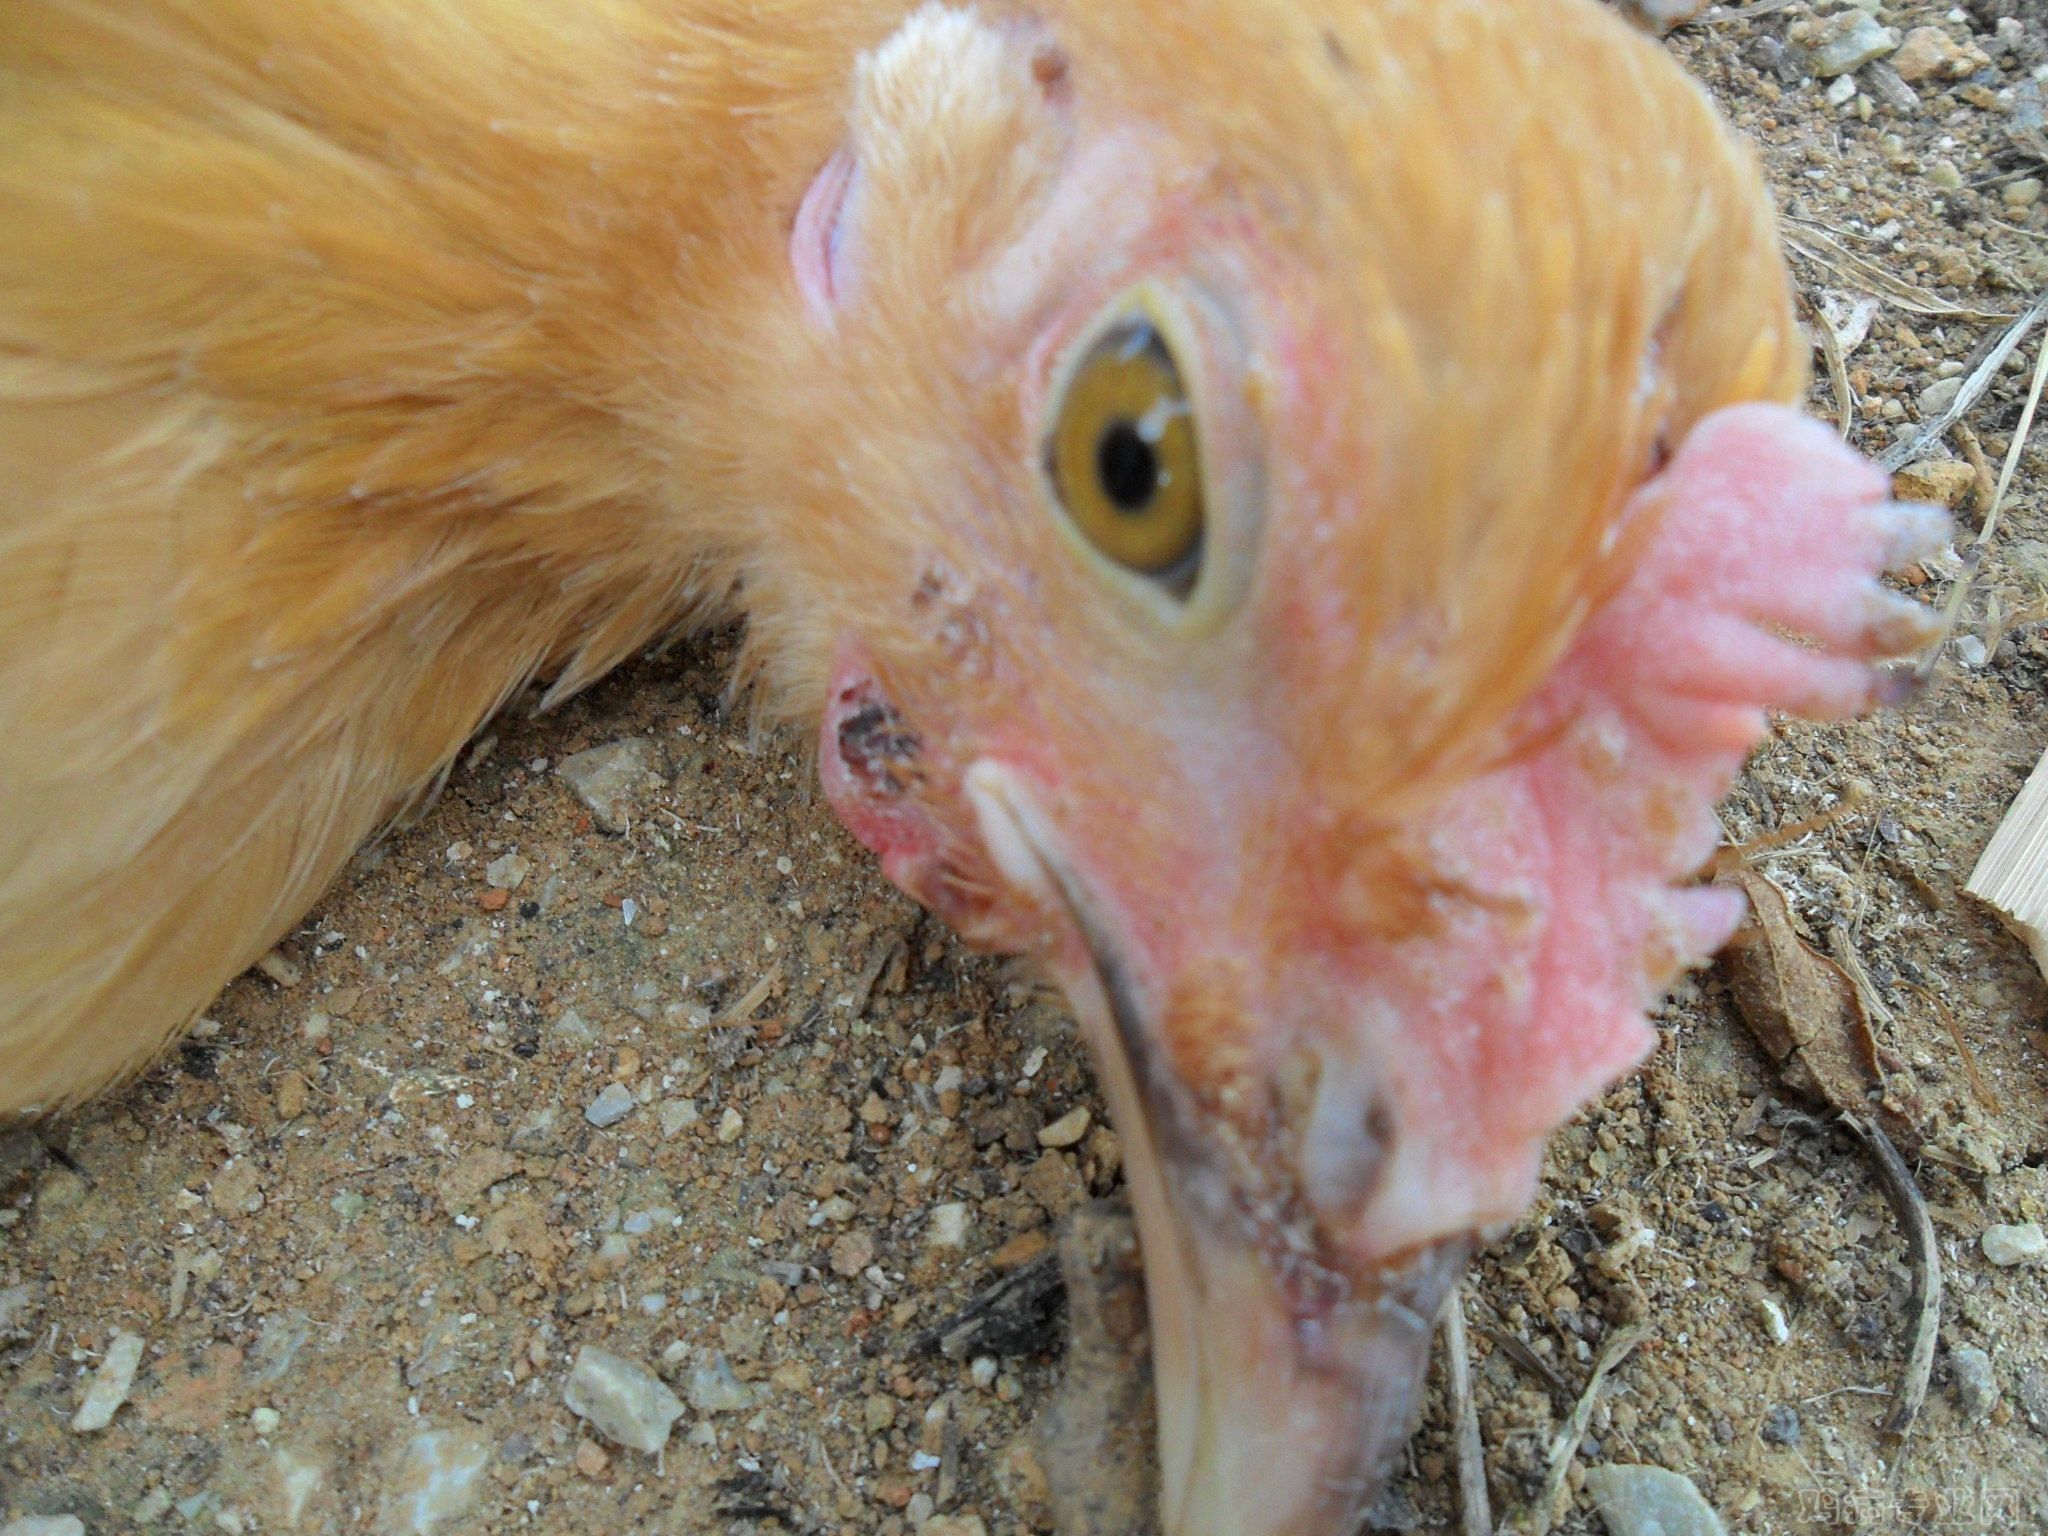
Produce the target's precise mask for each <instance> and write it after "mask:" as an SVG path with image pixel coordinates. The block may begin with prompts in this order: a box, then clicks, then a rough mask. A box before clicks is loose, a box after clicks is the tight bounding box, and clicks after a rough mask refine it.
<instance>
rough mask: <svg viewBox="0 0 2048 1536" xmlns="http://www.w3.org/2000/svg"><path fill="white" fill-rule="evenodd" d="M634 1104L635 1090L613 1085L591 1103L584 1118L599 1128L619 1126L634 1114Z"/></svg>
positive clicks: (584, 1113)
mask: <svg viewBox="0 0 2048 1536" xmlns="http://www.w3.org/2000/svg"><path fill="white" fill-rule="evenodd" d="M633 1104H634V1099H633V1090H632V1089H630V1088H628V1087H627V1086H626V1085H625V1084H624V1083H612V1084H610V1085H609V1086H607V1087H606V1088H605V1090H604V1092H602V1093H600V1094H599V1095H598V1096H597V1097H596V1098H594V1099H592V1100H591V1101H590V1107H589V1108H588V1109H586V1110H584V1111H583V1118H584V1119H586V1120H588V1121H589V1122H590V1123H591V1124H592V1125H595V1126H598V1127H599V1128H602V1127H604V1126H607V1125H617V1124H618V1123H619V1122H620V1121H621V1120H623V1119H625V1118H626V1116H628V1115H630V1114H631V1113H632V1112H633Z"/></svg>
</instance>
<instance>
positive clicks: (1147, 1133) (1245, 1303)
mask: <svg viewBox="0 0 2048 1536" xmlns="http://www.w3.org/2000/svg"><path fill="white" fill-rule="evenodd" d="M1115 985H1116V983H1115V981H1114V979H1113V978H1111V979H1110V980H1108V981H1105V980H1104V978H1103V976H1102V974H1101V972H1100V971H1099V970H1098V971H1096V972H1094V973H1091V974H1089V975H1086V976H1078V977H1071V978H1067V991H1068V995H1069V998H1070V1000H1071V1001H1072V1002H1073V1003H1074V1006H1075V1008H1076V1011H1077V1013H1078V1014H1079V1015H1080V1017H1081V1022H1082V1025H1083V1028H1084V1030H1085V1032H1086V1033H1087V1035H1088V1037H1089V1040H1090V1044H1091V1047H1092V1049H1093V1051H1094V1054H1095V1057H1096V1061H1097V1064H1098V1068H1099V1071H1100V1073H1101V1077H1102V1081H1103V1087H1104V1091H1105V1094H1106V1096H1107V1098H1108V1099H1109V1107H1110V1113H1111V1117H1112V1119H1113V1120H1114V1121H1115V1123H1116V1125H1117V1128H1118V1132H1119V1135H1120V1136H1121V1137H1122V1139H1123V1143H1124V1167H1125V1170H1126V1177H1127V1179H1128V1181H1129V1184H1130V1192H1131V1203H1132V1207H1133V1209H1134V1211H1135V1212H1136V1215H1137V1221H1138V1235H1139V1240H1140V1242H1141V1244H1142V1246H1143V1250H1144V1260H1145V1289H1146V1295H1147V1297H1148V1300H1149V1304H1150V1308H1151V1323H1152V1356H1153V1362H1154V1375H1155V1381H1156V1386H1157V1392H1158V1416H1159V1468H1160V1526H1161V1529H1162V1530H1163V1531H1164V1532H1165V1533H1166V1536H1348V1533H1350V1532H1352V1531H1355V1530H1356V1529H1357V1528H1358V1525H1359V1521H1360V1517H1361V1516H1362V1515H1363V1514H1364V1512H1365V1511H1366V1509H1367V1507H1368V1506H1369V1505H1370V1504H1371V1503H1372V1501H1373V1500H1374V1499H1376V1498H1377V1497H1378V1496H1379V1494H1380V1492H1381V1490H1382V1489H1383V1488H1384V1486H1385V1484H1386V1480H1387V1476H1388V1473H1389V1472H1390V1471H1391V1469H1392V1467H1393V1465H1394V1463H1395V1461H1396V1460H1397V1459H1398V1457H1399V1455H1400V1452H1401V1449H1402V1447H1403V1446H1404V1445H1405V1444H1406V1443H1407V1440H1408V1437H1409V1435H1410V1434H1411V1433H1412V1431H1413V1428H1414V1421H1415V1416H1416V1413H1417V1411H1418V1408H1419V1404H1420V1399H1421V1391H1422V1384H1423V1379H1424V1376H1425V1374H1426V1372H1427V1370H1428V1365H1429V1348H1430V1340H1431V1337H1432V1334H1433V1329H1434V1322H1435V1318H1436V1315H1437V1311H1438V1308H1439V1307H1440V1306H1441V1304H1442V1301H1443V1298H1444V1296H1445V1295H1446V1294H1448V1293H1449V1291H1450V1290H1451V1288H1452V1287H1453V1286H1455V1285H1456V1283H1457V1281H1458V1278H1459V1276H1460V1275H1461V1274H1462V1273H1463V1272H1464V1268H1465V1262H1466V1260H1467V1258H1468V1257H1469V1256H1470V1254H1471V1252H1472V1248H1473V1246H1474V1243H1473V1240H1471V1239H1468V1238H1458V1239H1450V1240H1445V1241H1441V1242H1437V1243H1434V1244H1431V1245H1428V1246H1426V1247H1423V1248H1421V1249H1419V1250H1416V1251H1415V1252H1414V1253H1413V1254H1411V1255H1409V1256H1408V1257H1407V1258H1406V1259H1405V1261H1403V1262H1401V1263H1399V1264H1398V1265H1394V1266H1389V1267H1385V1268H1380V1269H1376V1270H1374V1271H1372V1272H1371V1273H1364V1274H1360V1273H1349V1274H1347V1273H1340V1272H1337V1271H1335V1270H1331V1269H1321V1268H1319V1267H1318V1266H1316V1265H1315V1264H1314V1263H1313V1261H1312V1260H1301V1261H1299V1262H1298V1263H1297V1264H1295V1265H1289V1264H1288V1263H1287V1262H1286V1260H1285V1259H1284V1258H1283V1259H1280V1260H1278V1261H1276V1258H1275V1256H1274V1254H1273V1252H1272V1251H1271V1249H1270V1248H1268V1247H1264V1246H1262V1245H1261V1244H1260V1243H1259V1242H1258V1240H1257V1237H1256V1234H1255V1232H1254V1231H1252V1230H1251V1229H1250V1225H1249V1223H1248V1221H1247V1219H1246V1213H1245V1212H1244V1211H1243V1210H1241V1209H1240V1208H1239V1204H1238V1202H1237V1201H1235V1200H1234V1199H1233V1198H1232V1196H1231V1191H1230V1190H1229V1189H1228V1188H1227V1187H1226V1186H1225V1185H1224V1184H1223V1182H1222V1181H1221V1179H1220V1176H1219V1175H1218V1173H1217V1171H1216V1170H1215V1169H1214V1167H1213V1166H1211V1165H1210V1164H1209V1163H1208V1162H1206V1161H1205V1160H1203V1159H1202V1158H1201V1157H1200V1156H1199V1155H1190V1153H1189V1151H1188V1149H1187V1148H1185V1147H1184V1146H1182V1145H1180V1143H1182V1142H1183V1140H1184V1138H1183V1136H1182V1134H1181V1132H1180V1130H1179V1128H1178V1127H1177V1126H1176V1125H1175V1124H1174V1123H1173V1121H1174V1117H1175V1116H1176V1115H1178V1114H1179V1113H1180V1112H1181V1110H1180V1106H1179V1105H1177V1104H1175V1103H1173V1102H1171V1098H1172V1096H1173V1095H1172V1090H1171V1089H1170V1088H1165V1087H1164V1086H1163V1085H1151V1084H1145V1085H1142V1086H1141V1076H1142V1074H1143V1073H1144V1071H1145V1067H1144V1063H1143V1060H1142V1058H1138V1059H1135V1060H1134V1053H1133V1052H1132V1051H1131V1050H1130V1049H1129V1047H1128V1044H1127V1041H1128V1039H1129V1035H1128V1032H1127V1030H1126V1029H1124V1028H1120V1027H1119V1022H1118V1019H1117V1013H1118V1012H1119V1003H1118V1000H1117V999H1116V997H1115V995H1114V987H1115ZM1162 1098H1165V1099H1166V1100H1168V1101H1167V1102H1161V1100H1162Z"/></svg>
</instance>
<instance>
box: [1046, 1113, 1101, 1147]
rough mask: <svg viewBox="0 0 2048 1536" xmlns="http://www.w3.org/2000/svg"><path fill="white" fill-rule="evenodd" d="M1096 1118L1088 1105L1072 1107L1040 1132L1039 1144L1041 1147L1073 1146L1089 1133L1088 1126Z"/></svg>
mask: <svg viewBox="0 0 2048 1536" xmlns="http://www.w3.org/2000/svg"><path fill="white" fill-rule="evenodd" d="M1094 1119H1095V1117H1094V1116H1093V1115H1092V1114H1090V1113H1089V1111H1088V1108H1087V1106H1086V1105H1082V1106H1080V1107H1079V1108H1076V1109H1070V1110H1068V1111H1067V1112H1066V1113H1065V1114H1064V1115H1061V1116H1060V1117H1059V1119H1057V1120H1055V1121H1053V1123H1052V1124H1051V1125H1048V1126H1047V1127H1045V1129H1044V1130H1042V1131H1040V1132H1039V1133H1038V1144H1039V1145H1040V1146H1041V1147H1071V1146H1073V1145H1074V1144H1075V1143H1077V1142H1079V1141H1080V1139H1081V1138H1082V1137H1083V1136H1086V1135H1087V1134H1088V1127H1089V1126H1090V1125H1091V1124H1093V1123H1094Z"/></svg>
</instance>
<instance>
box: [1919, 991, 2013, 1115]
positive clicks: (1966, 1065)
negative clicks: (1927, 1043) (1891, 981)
mask: <svg viewBox="0 0 2048 1536" xmlns="http://www.w3.org/2000/svg"><path fill="white" fill-rule="evenodd" d="M1903 985H1904V986H1905V988H1906V990H1907V991H1909V992H1912V993H1915V994H1916V995H1918V996H1920V997H1924V998H1926V999H1927V1002H1928V1005H1929V1006H1930V1007H1932V1008H1933V1009H1934V1012H1935V1016H1936V1017H1937V1018H1939V1019H1940V1020H1941V1022H1942V1025H1943V1027H1944V1028H1946V1029H1947V1030H1948V1037H1949V1039H1951V1040H1953V1041H1954V1042H1955V1047H1956V1054H1957V1055H1958V1056H1960V1057H1962V1059H1963V1075H1964V1076H1965V1077H1967V1078H1969V1080H1970V1092H1972V1093H1974V1094H1976V1095H1977V1102H1978V1103H1979V1104H1982V1105H1983V1106H1984V1107H1985V1108H1986V1109H1988V1110H1990V1111H1991V1113H1992V1114H1994V1115H1995V1114H1997V1113H1998V1110H1999V1104H1998V1095H1997V1094H1995V1093H1993V1092H1992V1091H1991V1085H1990V1084H1989V1083H1987V1082H1985V1081H1984V1074H1983V1073H1982V1072H1980V1071H1978V1070H1977V1053H1976V1052H1974V1051H1972V1050H1971V1049H1970V1042H1969V1041H1967V1040H1965V1039H1964V1038H1963V1031H1962V1027H1961V1026H1960V1025H1958V1024H1957V1023H1956V1016H1955V1015H1954V1014H1953V1013H1950V1012H1949V1009H1948V1004H1946V1003H1944V1002H1943V1001H1942V1000H1941V999H1940V998H1939V997H1937V996H1936V995H1935V994H1934V993H1932V992H1930V991H1928V989H1927V988H1925V987H1923V986H1920V985H1918V984H1917V983H1914V982H1910V981H1909V982H1905V983H1903Z"/></svg>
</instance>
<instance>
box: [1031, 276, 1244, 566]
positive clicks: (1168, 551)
mask: <svg viewBox="0 0 2048 1536" xmlns="http://www.w3.org/2000/svg"><path fill="white" fill-rule="evenodd" d="M1047 457H1048V459H1049V461H1050V467H1051V471H1052V483H1053V489H1054V491H1055V493H1056V494H1057V496H1058V498H1059V501H1060V505H1061V508H1062V509H1063V510H1064V511H1065V513H1066V515H1067V517H1068V519H1069V520H1070V521H1072V523H1073V524H1074V526H1075V528H1076V529H1078V530H1079V531H1080V533H1081V536H1082V537H1083V538H1085V539H1087V541H1088V542H1089V543H1090V544H1092V545H1094V546H1095V548H1096V549H1097V550H1099V551H1100V552H1101V553H1102V554H1104V555H1105V556H1107V557H1108V558H1109V559H1111V560H1114V561H1115V562H1116V563H1117V564H1118V565H1121V566H1123V567H1124V568H1125V569H1126V570H1131V571H1136V572H1138V573H1139V574H1140V575H1143V576H1148V577H1150V578H1152V579H1153V580H1155V581H1158V582H1159V583H1160V584H1162V585H1163V586H1166V587H1168V588H1169V589H1171V590H1172V591H1174V592H1175V593H1177V594H1179V595H1182V596H1185V595H1186V593H1187V592H1188V591H1189V590H1190V589H1191V588H1192V587H1193V586H1194V578H1195V574H1196V571H1197V569H1198V568H1199V566H1200V563H1201V555H1202V531H1203V524H1204V522H1205V520H1206V513H1205V510H1204V507H1203V496H1202V465H1201V456H1200V445H1199V443H1198V442H1197V439H1196V435H1195V415H1194V406H1193V403H1192V402H1191V401H1190V400H1189V399H1188V391H1187V386H1186V384H1185V383H1184V382H1183V380H1182V378H1181V372H1180V365H1179V364H1178V363H1176V362H1175V361H1174V357H1173V350H1172V348H1171V347H1169V346H1168V345H1167V342H1166V338H1165V337H1164V336H1163V335H1161V334H1160V331H1159V328H1158V326H1156V325H1155V324H1154V323H1153V322H1152V321H1151V320H1150V319H1148V318H1145V317H1144V316H1134V317H1132V318H1129V319H1125V320H1121V321H1118V322H1117V323H1116V324H1114V325H1112V326H1111V327H1110V328H1109V329H1108V330H1106V331H1104V332H1103V333H1102V334H1101V335H1100V336H1098V337H1097V338H1096V339H1095V341H1094V342H1093V343H1092V344H1091V345H1090V346H1089V348H1088V350H1087V351H1086V352H1085V353H1083V354H1082V357H1081V360H1080V363H1079V364H1078V365H1077V366H1076V367H1075V368H1074V370H1073V373H1072V375H1071V376H1070V377H1069V378H1068V380H1067V385H1066V390H1065V392H1064V394H1063V395H1062V396H1061V397H1060V403H1059V413H1058V416H1057V418H1056V419H1055V421H1054V423H1053V429H1052V441H1051V443H1050V444H1049V445H1048V449H1047Z"/></svg>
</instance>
